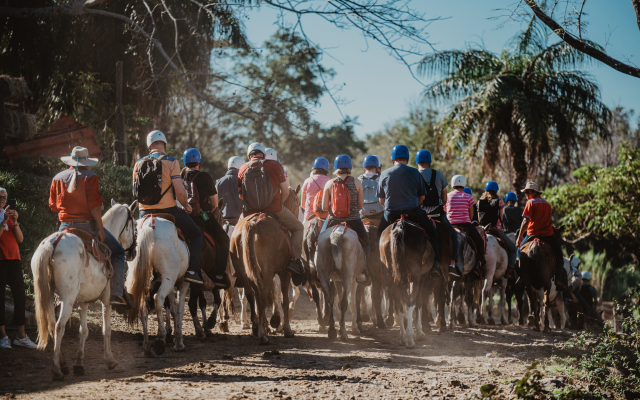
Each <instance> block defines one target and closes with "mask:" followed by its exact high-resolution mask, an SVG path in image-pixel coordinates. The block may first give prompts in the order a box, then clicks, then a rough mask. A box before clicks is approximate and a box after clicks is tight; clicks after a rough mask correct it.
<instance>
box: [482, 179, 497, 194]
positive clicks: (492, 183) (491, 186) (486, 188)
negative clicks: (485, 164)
mask: <svg viewBox="0 0 640 400" xmlns="http://www.w3.org/2000/svg"><path fill="white" fill-rule="evenodd" d="M489 190H491V191H493V192H496V193H498V190H500V186H498V182H496V181H489V182H487V184H486V185H484V191H485V192H488V191H489Z"/></svg>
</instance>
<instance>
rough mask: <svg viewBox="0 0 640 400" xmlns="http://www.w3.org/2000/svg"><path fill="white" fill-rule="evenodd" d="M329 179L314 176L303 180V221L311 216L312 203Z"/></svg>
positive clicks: (320, 175) (317, 175)
mask: <svg viewBox="0 0 640 400" xmlns="http://www.w3.org/2000/svg"><path fill="white" fill-rule="evenodd" d="M330 180H331V178H329V177H328V176H326V175H323V174H316V175H313V176H310V177H308V178H307V179H305V181H304V183H303V184H302V190H303V191H305V192H306V193H307V197H306V198H305V204H304V220H305V221H306V220H307V219H309V217H310V216H311V214H313V201H314V199H315V197H316V195H317V194H318V192H320V191H321V190H323V189H324V186H325V185H326V184H327V182H329V181H330Z"/></svg>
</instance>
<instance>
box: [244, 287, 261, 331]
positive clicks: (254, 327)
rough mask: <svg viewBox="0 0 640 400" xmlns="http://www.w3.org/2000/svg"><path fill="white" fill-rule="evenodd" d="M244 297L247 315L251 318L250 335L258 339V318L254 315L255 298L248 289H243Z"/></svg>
mask: <svg viewBox="0 0 640 400" xmlns="http://www.w3.org/2000/svg"><path fill="white" fill-rule="evenodd" d="M244 296H245V300H246V302H247V304H248V305H249V313H250V318H251V334H252V335H253V336H255V337H258V316H257V314H256V298H255V296H254V294H253V292H252V291H251V290H250V289H244ZM245 311H246V310H245Z"/></svg>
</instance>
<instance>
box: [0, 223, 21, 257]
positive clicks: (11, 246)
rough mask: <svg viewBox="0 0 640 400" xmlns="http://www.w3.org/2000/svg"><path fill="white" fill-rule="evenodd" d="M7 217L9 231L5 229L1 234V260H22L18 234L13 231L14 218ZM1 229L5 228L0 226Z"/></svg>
mask: <svg viewBox="0 0 640 400" xmlns="http://www.w3.org/2000/svg"><path fill="white" fill-rule="evenodd" d="M5 218H7V226H8V227H9V230H8V231H3V232H2V236H0V260H20V249H19V248H18V241H17V240H16V235H15V234H14V233H13V228H14V225H13V218H11V217H9V216H5ZM0 229H5V228H4V227H2V226H0Z"/></svg>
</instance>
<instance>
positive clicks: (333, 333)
mask: <svg viewBox="0 0 640 400" xmlns="http://www.w3.org/2000/svg"><path fill="white" fill-rule="evenodd" d="M328 333H329V339H331V340H336V338H337V337H338V331H336V328H333V329H329V332H328Z"/></svg>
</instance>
